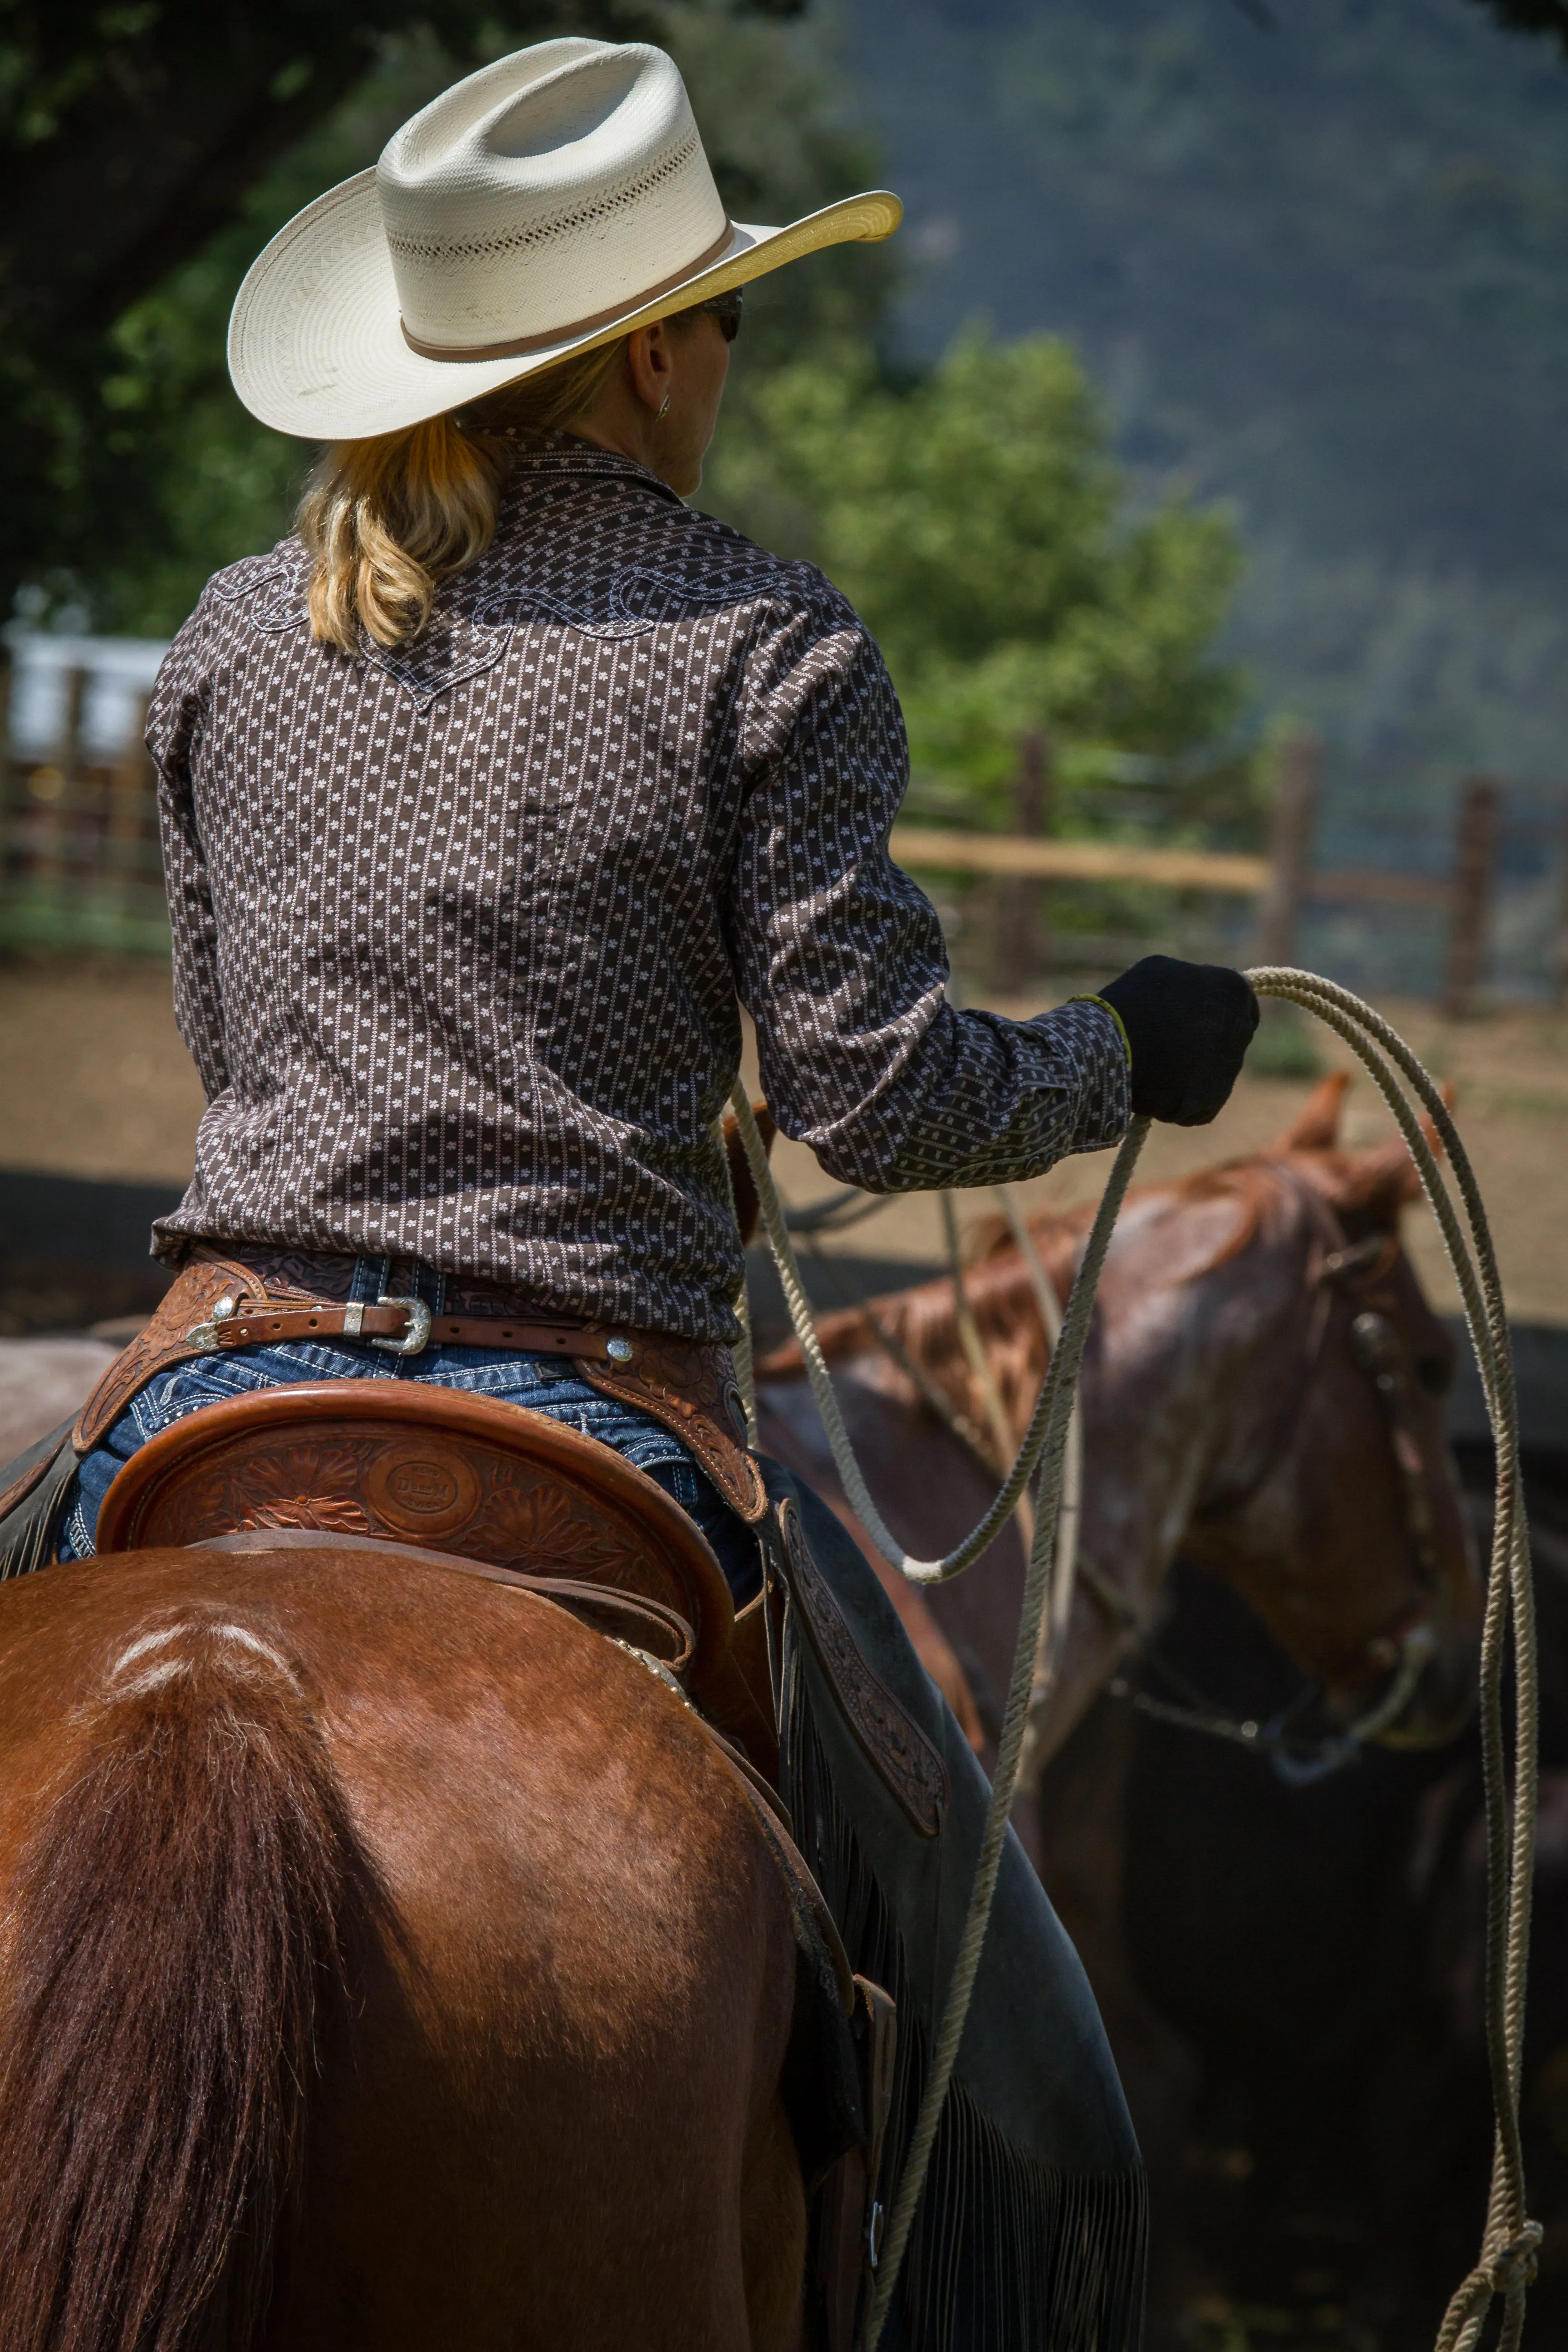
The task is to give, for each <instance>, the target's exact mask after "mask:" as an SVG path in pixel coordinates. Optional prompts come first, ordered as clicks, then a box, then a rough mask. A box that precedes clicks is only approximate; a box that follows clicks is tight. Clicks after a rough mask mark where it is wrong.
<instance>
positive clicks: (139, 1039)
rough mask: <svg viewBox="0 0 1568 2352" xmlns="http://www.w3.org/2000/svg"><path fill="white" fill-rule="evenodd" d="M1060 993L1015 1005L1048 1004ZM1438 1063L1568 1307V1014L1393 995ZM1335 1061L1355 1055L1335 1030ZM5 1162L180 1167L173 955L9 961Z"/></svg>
mask: <svg viewBox="0 0 1568 2352" xmlns="http://www.w3.org/2000/svg"><path fill="white" fill-rule="evenodd" d="M1049 1001H1050V999H1049V998H1047V997H1044V996H1042V997H1040V998H1038V999H1035V1000H1031V1001H1023V1000H1014V1001H1010V1002H1007V1003H1005V1004H1003V1005H1002V1006H1001V1007H1000V1008H999V1009H1001V1010H1004V1011H1006V1012H1009V1013H1031V1012H1037V1011H1038V1010H1040V1008H1041V1005H1042V1004H1043V1003H1047V1002H1049ZM1381 1009H1382V1010H1383V1011H1384V1013H1386V1014H1387V1015H1388V1016H1389V1018H1390V1019H1392V1020H1393V1021H1394V1023H1395V1024H1396V1025H1397V1026H1398V1027H1400V1028H1401V1029H1402V1030H1403V1032H1404V1034H1405V1035H1406V1036H1407V1037H1408V1039H1409V1040H1410V1043H1411V1044H1412V1045H1414V1046H1415V1050H1416V1052H1417V1053H1419V1054H1420V1055H1422V1056H1423V1058H1424V1059H1425V1060H1426V1062H1427V1064H1428V1065H1429V1066H1431V1067H1432V1068H1434V1069H1435V1070H1436V1071H1437V1072H1438V1074H1439V1075H1440V1076H1444V1077H1446V1078H1449V1079H1451V1080H1452V1081H1453V1082H1454V1084H1455V1086H1456V1087H1457V1088H1458V1119H1459V1123H1460V1126H1461V1128H1462V1129H1463V1132H1464V1134H1465V1137H1466V1139H1467V1141H1468V1144H1469V1147H1470V1150H1471V1153H1472V1155H1473V1157H1474V1160H1475V1162H1476V1167H1477V1171H1478V1173H1479V1178H1480V1181H1481V1185H1482V1188H1483V1191H1484V1192H1485V1196H1486V1200H1487V1203H1488V1207H1489V1211H1490V1213H1491V1217H1492V1221H1493V1224H1494V1227H1495V1230H1496V1234H1497V1242H1498V1250H1499V1255H1500V1261H1501V1265H1502V1271H1503V1279H1504V1284H1505V1287H1506V1289H1507V1292H1508V1297H1509V1300H1510V1306H1511V1308H1512V1311H1513V1313H1514V1315H1515V1317H1516V1318H1519V1319H1521V1320H1524V1321H1533V1322H1560V1323H1568V1019H1564V1018H1563V1016H1562V1015H1560V1014H1559V1015H1553V1014H1548V1013H1533V1012H1521V1011H1509V1012H1500V1013H1491V1014H1489V1015H1486V1016H1483V1017H1481V1018H1479V1019H1476V1020H1473V1021H1468V1022H1466V1023H1464V1024H1457V1025H1456V1024H1446V1023H1444V1022H1443V1021H1441V1020H1440V1019H1439V1017H1438V1015H1437V1014H1436V1011H1435V1010H1434V1009H1433V1008H1432V1007H1430V1006H1428V1005H1425V1004H1418V1003H1399V1002H1390V1003H1386V1004H1384V1006H1383V1007H1382V1008H1381ZM1322 1047H1323V1059H1324V1063H1325V1066H1335V1065H1338V1064H1342V1063H1345V1062H1348V1061H1349V1060H1350V1058H1351V1057H1350V1055H1349V1054H1348V1051H1347V1050H1346V1049H1345V1048H1343V1047H1342V1046H1341V1045H1340V1043H1339V1040H1338V1039H1337V1038H1333V1037H1331V1036H1328V1035H1326V1034H1325V1035H1324V1037H1323V1040H1322ZM1307 1090H1308V1082H1307V1081H1305V1080H1285V1079H1278V1078H1255V1077H1251V1076H1244V1078H1243V1079H1242V1082H1241V1084H1240V1086H1239V1087H1237V1093H1236V1096H1235V1097H1234V1099H1233V1100H1232V1102H1231V1104H1230V1105H1229V1107H1228V1108H1226V1111H1225V1112H1224V1114H1223V1115H1222V1117H1221V1118H1219V1119H1217V1120H1216V1121H1215V1124H1214V1126H1213V1127H1210V1128H1200V1129H1189V1130H1182V1129H1173V1128H1162V1129H1155V1132H1154V1135H1153V1137H1152V1140H1151V1143H1150V1146H1149V1149H1148V1150H1147V1152H1146V1154H1145V1160H1144V1168H1145V1171H1146V1172H1147V1173H1148V1174H1149V1175H1150V1176H1152V1177H1158V1176H1164V1175H1173V1174H1179V1173H1182V1172H1184V1171H1187V1170H1190V1169H1194V1168H1198V1167H1202V1166H1204V1165H1205V1164H1206V1163H1208V1162H1211V1161H1214V1160H1222V1159H1228V1158H1231V1157H1233V1156H1235V1155H1237V1154H1239V1153H1243V1152H1247V1151H1250V1150H1256V1149H1257V1148H1258V1146H1259V1145H1260V1144H1263V1143H1266V1142H1267V1141H1268V1139H1270V1138H1271V1137H1273V1136H1274V1135H1276V1134H1278V1133H1279V1130H1280V1129H1282V1128H1283V1127H1285V1126H1286V1125H1287V1124H1288V1123H1289V1120H1290V1118H1293V1116H1294V1115H1295V1113H1296V1111H1297V1109H1298V1108H1299V1107H1300V1103H1301V1102H1302V1100H1303V1099H1304V1097H1305V1095H1306V1093H1307ZM0 1103H3V1104H4V1106H5V1112H4V1118H3V1121H0V1167H6V1168H20V1169H30V1170H45V1171H58V1172H59V1173H62V1174H68V1175H75V1176H90V1177H99V1178H117V1179H120V1180H121V1181H134V1182H142V1183H146V1182H152V1181H171V1182H179V1181H183V1180H184V1177H185V1176H186V1175H187V1174H188V1173H189V1171H190V1164H191V1141H192V1137H193V1135H194V1133H195V1124H196V1121H197V1119H198V1118H199V1117H200V1115H201V1108H202V1097H201V1088H200V1087H199V1086H198V1085H197V1082H196V1077H195V1071H194V1070H193V1068H192V1066H191V1064H190V1061H189V1058H188V1056H187V1055H186V1054H185V1050H184V1046H183V1045H181V1043H180V1040H179V1037H178V1035H177V1034H176V1032H175V1029H174V1017H173V1013H172V1010H171V1004H170V985H169V974H168V971H167V968H166V967H165V966H164V965H163V964H161V963H159V962H156V961H153V960H151V959H148V960H143V961H123V962H122V961H108V960H93V959H72V960H69V961H68V960H66V959H63V958H38V959H15V960H12V961H8V962H6V963H5V964H4V965H0ZM1390 1126H1391V1122H1390V1120H1389V1118H1388V1116H1387V1114H1386V1113H1385V1111H1384V1108H1383V1106H1382V1103H1381V1101H1380V1100H1379V1099H1378V1098H1377V1097H1376V1096H1375V1094H1374V1093H1373V1088H1372V1086H1371V1083H1370V1081H1366V1080H1363V1081H1362V1083H1360V1084H1359V1085H1358V1086H1357V1087H1355V1088H1354V1089H1353V1091H1352V1095H1351V1097H1350V1110H1349V1115H1348V1118H1347V1122H1346V1134H1347V1138H1348V1139H1349V1140H1350V1141H1352V1143H1356V1144H1363V1143H1371V1142H1373V1141H1374V1140H1375V1139H1377V1138H1379V1137H1381V1136H1383V1135H1384V1134H1386V1133H1387V1132H1388V1131H1389V1129H1390ZM1108 1165H1109V1160H1108V1159H1107V1158H1106V1157H1105V1156H1104V1155H1096V1156H1094V1157H1092V1158H1088V1159H1082V1160H1069V1161H1068V1162H1066V1163H1065V1164H1064V1165H1063V1166H1061V1167H1060V1168H1058V1169H1055V1170H1053V1171H1052V1172H1051V1174H1050V1175H1048V1176H1046V1177H1043V1178H1041V1179H1040V1180H1039V1181H1037V1183H1035V1184H1031V1185H1027V1186H1025V1187H1023V1188H1022V1192H1023V1195H1024V1198H1025V1199H1026V1202H1029V1203H1030V1204H1031V1205H1032V1204H1035V1203H1038V1204H1039V1205H1041V1206H1044V1205H1046V1204H1047V1203H1057V1202H1064V1203H1065V1202H1074V1201H1079V1200H1082V1199H1084V1198H1086V1197H1089V1196H1090V1195H1091V1194H1092V1193H1093V1192H1095V1191H1096V1190H1097V1189H1098V1187H1099V1185H1100V1182H1101V1181H1103V1176H1104V1173H1105V1170H1106V1168H1107V1167H1108ZM774 1166H775V1169H776V1171H777V1172H778V1176H779V1181H780V1184H781V1187H782V1189H783V1190H784V1193H785V1196H786V1198H788V1199H789V1200H791V1201H793V1202H805V1201H807V1200H811V1199H813V1198H816V1197H817V1196H819V1195H821V1194H823V1193H825V1192H830V1191H832V1190H833V1187H832V1186H831V1185H830V1184H829V1183H828V1181H827V1180H826V1179H825V1178H824V1177H823V1175H822V1174H821V1172H820V1171H819V1170H818V1169H817V1167H816V1162H815V1160H813V1159H812V1158H811V1155H810V1154H809V1152H807V1151H805V1150H803V1149H802V1148H801V1147H800V1146H798V1145H794V1144H790V1143H786V1142H781V1143H780V1145H779V1146H778V1147H777V1150H776V1154H775V1159H774ZM992 1205H993V1204H992V1202H991V1198H990V1195H989V1194H987V1193H978V1194H976V1195H974V1196H973V1202H968V1201H966V1202H965V1203H964V1204H963V1213H964V1216H965V1218H966V1219H968V1218H973V1217H979V1216H983V1215H986V1214H988V1213H990V1211H991V1209H992ZM1410 1240H1411V1244H1412V1247H1413V1249H1414V1251H1415V1256H1416V1258H1417V1261H1418V1263H1419V1265H1420V1266H1421V1269H1422V1272H1423V1274H1424V1276H1426V1281H1427V1284H1428V1286H1429V1290H1430V1293H1431V1296H1432V1297H1433V1300H1434V1303H1435V1304H1436V1305H1437V1306H1439V1307H1442V1308H1444V1309H1450V1308H1452V1307H1456V1306H1457V1305H1458V1299H1457V1296H1456V1293H1455V1290H1454V1286H1453V1282H1452V1278H1451V1276H1449V1274H1448V1270H1447V1264H1446V1262H1445V1260H1444V1257H1443V1253H1442V1247H1441V1244H1440V1243H1439V1241H1438V1238H1437V1234H1436V1228H1435V1226H1434V1225H1433V1223H1432V1220H1431V1218H1430V1216H1429V1214H1428V1213H1427V1212H1426V1209H1425V1208H1422V1209H1420V1210H1418V1211H1416V1212H1414V1213H1412V1216H1411V1219H1410ZM837 1246H838V1247H839V1248H841V1249H843V1250H846V1251H847V1252H851V1253H858V1254H865V1255H873V1256H877V1257H880V1258H889V1259H894V1260H904V1261H908V1262H910V1263H912V1264H930V1263H931V1262H932V1261H934V1260H936V1259H937V1258H939V1257H940V1256H941V1255H942V1240H941V1231H940V1220H939V1213H938V1209H937V1205H936V1202H935V1201H934V1200H932V1199H931V1198H929V1197H927V1198H910V1199H903V1200H899V1201H896V1202H892V1203H890V1204H889V1206H888V1207H887V1208H886V1209H885V1210H882V1211H880V1212H879V1213H878V1214H877V1215H876V1216H875V1217H873V1218H870V1219H868V1220H867V1221H866V1222H865V1223H861V1224H859V1225H857V1226H856V1227H854V1228H853V1229H852V1230H851V1231H850V1232H848V1233H847V1234H844V1235H843V1236H842V1238H841V1239H840V1241H839V1242H838V1243H837Z"/></svg>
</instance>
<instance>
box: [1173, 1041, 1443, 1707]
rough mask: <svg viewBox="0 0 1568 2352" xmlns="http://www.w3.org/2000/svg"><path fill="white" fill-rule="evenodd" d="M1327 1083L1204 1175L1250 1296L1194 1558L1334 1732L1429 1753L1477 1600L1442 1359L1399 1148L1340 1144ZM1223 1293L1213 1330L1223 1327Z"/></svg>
mask: <svg viewBox="0 0 1568 2352" xmlns="http://www.w3.org/2000/svg"><path fill="white" fill-rule="evenodd" d="M1348 1083H1349V1081H1348V1079H1347V1078H1345V1077H1344V1076H1342V1075H1336V1076H1332V1077H1330V1078H1327V1079H1325V1080H1324V1081H1323V1083H1322V1084H1321V1086H1320V1087H1318V1088H1317V1089H1316V1091H1315V1092H1314V1094H1313V1095H1312V1097H1311V1098H1310V1101H1309V1102H1308V1104H1307V1106H1306V1108H1305V1109H1304V1110H1303V1112H1302V1114H1301V1116H1300V1118H1298V1119H1297V1120H1296V1121H1295V1122H1294V1124H1293V1125H1292V1126H1291V1127H1289V1129H1287V1130H1286V1131H1285V1133H1284V1134H1283V1135H1281V1136H1280V1137H1279V1139H1278V1140H1277V1141H1276V1142H1275V1144H1274V1145H1272V1146H1271V1147H1270V1148H1269V1150H1267V1151H1266V1152H1264V1153H1262V1154H1261V1155H1259V1156H1258V1158H1257V1159H1256V1160H1251V1161H1248V1162H1243V1163H1240V1164H1239V1166H1238V1167H1237V1168H1236V1169H1234V1170H1229V1171H1226V1170H1220V1171H1214V1175H1213V1178H1212V1179H1211V1188H1212V1190H1213V1192H1214V1193H1215V1196H1216V1197H1224V1195H1225V1194H1226V1192H1227V1191H1228V1192H1230V1193H1231V1195H1232V1197H1233V1199H1234V1200H1235V1202H1236V1203H1237V1210H1238V1213H1239V1214H1238V1223H1237V1228H1236V1230H1235V1232H1234V1233H1233V1234H1232V1235H1231V1236H1230V1237H1229V1238H1228V1239H1227V1242H1226V1247H1225V1249H1224V1251H1223V1252H1222V1253H1221V1259H1220V1263H1221V1264H1224V1265H1226V1266H1227V1267H1228V1268H1229V1269H1231V1270H1232V1273H1233V1280H1238V1281H1241V1282H1244V1283H1246V1284H1247V1285H1249V1286H1251V1288H1252V1290H1253V1293H1254V1298H1253V1305H1254V1310H1255V1311H1254V1314H1253V1316H1252V1318H1250V1321H1251V1329H1250V1333H1249V1334H1248V1337H1249V1339H1250V1346H1249V1347H1248V1348H1247V1356H1248V1364H1247V1377H1246V1379H1245V1381H1244V1382H1242V1383H1239V1384H1237V1385H1235V1386H1233V1388H1232V1391H1231V1393H1232V1396H1233V1399H1234V1403H1235V1409H1234V1410H1233V1412H1232V1413H1231V1414H1230V1416H1229V1417H1228V1425H1227V1426H1226V1427H1225V1428H1223V1429H1221V1430H1218V1431H1216V1432H1215V1438H1214V1443H1213V1444H1211V1446H1210V1448H1209V1449H1208V1453H1207V1457H1206V1460H1205V1468H1204V1475H1203V1478H1202V1481H1201V1484H1200V1485H1199V1486H1198V1488H1197V1490H1196V1492H1195V1493H1194V1496H1193V1504H1192V1510H1191V1515H1190V1517H1189V1519H1188V1522H1187V1526H1186V1528H1185V1530H1184V1536H1183V1539H1182V1550H1183V1552H1184V1555H1185V1556H1186V1557H1188V1558H1190V1559H1194V1560H1195V1561H1197V1562H1198V1563H1199V1564H1201V1565H1203V1566H1205V1567H1206V1568H1209V1569H1210V1570H1213V1571H1214V1572H1215V1573H1217V1574H1219V1575H1220V1576H1222V1577H1224V1578H1225V1579H1226V1580H1227V1581H1228V1582H1230V1583H1231V1584H1232V1585H1233V1586H1234V1587H1235V1589H1236V1590H1237V1591H1238V1592H1240V1593H1241V1595H1242V1596H1243V1597H1244V1598H1245V1599H1246V1600H1247V1601H1248V1603H1249V1604H1250V1605H1251V1607H1252V1608H1253V1609H1254V1610H1255V1611H1256V1612H1257V1614H1258V1616H1259V1618H1261V1620H1262V1621H1263V1622H1264V1623H1265V1624H1266V1625H1267V1626H1268V1629H1269V1631H1270V1632H1271V1633H1273V1634H1274V1636H1275V1637H1276V1639H1277V1640H1279V1642H1280V1643H1282V1645H1283V1646H1284V1647H1285V1648H1286V1649H1287V1650H1288V1651H1289V1653H1290V1654H1291V1655H1292V1656H1293V1657H1294V1658H1295V1659H1296V1660H1297V1661H1298V1662H1299V1663H1300V1664H1301V1665H1302V1666H1303V1667H1304V1668H1305V1669H1306V1670H1307V1671H1308V1672H1309V1673H1310V1675H1312V1676H1313V1678H1314V1680H1315V1681H1316V1682H1317V1683H1318V1685H1320V1687H1321V1692H1322V1694H1323V1703H1324V1706H1325V1709H1326V1712H1327V1715H1328V1717H1330V1719H1331V1722H1332V1723H1334V1724H1336V1725H1338V1726H1339V1727H1342V1728H1343V1727H1355V1728H1356V1730H1357V1731H1358V1734H1359V1736H1360V1737H1363V1738H1373V1737H1375V1738H1378V1739H1380V1740H1382V1741H1384V1742H1385V1743H1390V1744H1393V1743H1400V1744H1406V1745H1425V1744H1430V1743H1434V1742H1436V1741H1440V1740H1442V1739H1445V1738H1448V1737H1449V1736H1451V1734H1452V1733H1453V1732H1454V1731H1455V1729H1456V1728H1457V1727H1458V1724H1459V1723H1460V1722H1461V1721H1462V1720H1463V1718H1464V1716H1465V1715H1466V1713H1467V1712H1468V1707H1469V1706H1470V1703H1471V1699H1472V1697H1473V1694H1474V1687H1475V1659H1476V1648H1477V1642H1478V1638H1479V1622H1480V1606H1481V1596H1480V1588H1479V1580H1478V1576H1477V1570H1476V1563H1475V1557H1474V1552H1473V1549H1472V1546H1471V1543H1470V1539H1469V1535H1468V1527H1467V1523H1466V1520H1465V1517H1464V1511H1463V1507H1462V1504H1461V1501H1460V1496H1459V1491H1458V1482H1457V1479H1456V1476H1455V1474H1454V1468H1453V1463H1452V1458H1451V1455H1450V1453H1449V1449H1448V1443H1447V1430H1446V1426H1445V1400H1446V1397H1447V1391H1448V1390H1449V1388H1450V1386H1451V1385H1452V1381H1453V1377H1454V1371H1455V1367H1456V1353H1457V1351H1456V1349H1455V1346H1454V1342H1453V1340H1452V1339H1450V1337H1449V1336H1448V1334H1447V1331H1446V1330H1445V1329H1444V1328H1443V1326H1442V1324H1441V1323H1440V1322H1439V1321H1438V1320H1437V1318H1436V1315H1435V1314H1434V1313H1433V1311H1432V1309H1431V1307H1430V1306H1429V1305H1428V1304H1427V1301H1426V1297H1425V1296H1424V1295H1423V1292H1422V1289H1421V1285H1420V1282H1419V1280H1418V1278H1417V1276H1416V1274H1415V1269H1414V1267H1413V1266H1412V1265H1411V1263H1410V1261H1409V1259H1408V1257H1407V1256H1406V1255H1405V1250H1404V1247H1403V1244H1402V1242H1401V1237H1400V1223H1401V1218H1402V1213H1403V1212H1404V1210H1405V1207H1406V1206H1408V1204H1409V1203H1410V1202H1412V1201H1414V1200H1415V1199H1416V1198H1417V1197H1418V1195H1419V1192H1420V1185H1419V1181H1418V1179H1417V1177H1416V1174H1415V1168H1414V1166H1413V1165H1412V1162H1411V1160H1410V1156H1409V1153H1408V1151H1407V1150H1406V1149H1405V1145H1404V1143H1403V1141H1402V1140H1400V1139H1397V1138H1395V1139H1393V1140H1392V1141H1390V1142H1388V1143H1385V1144H1382V1145H1380V1146H1378V1147H1377V1148H1376V1149H1374V1150H1368V1151H1363V1152H1359V1153H1358V1152H1352V1151H1349V1150H1345V1149H1344V1148H1342V1144H1341V1141H1340V1124H1341V1113H1342V1106H1343V1097H1344V1092H1345V1088H1346V1086H1347V1085H1348ZM1230 1287H1231V1286H1230V1285H1229V1284H1226V1283H1225V1282H1224V1281H1221V1282H1220V1283H1218V1284H1209V1285H1205V1292H1206V1293H1207V1297H1206V1299H1205V1307H1200V1308H1197V1309H1196V1311H1198V1312H1199V1313H1203V1312H1205V1310H1206V1311H1207V1312H1208V1313H1210V1314H1218V1315H1219V1316H1220V1317H1221V1318H1222V1319H1223V1318H1224V1317H1225V1316H1226V1313H1227V1311H1234V1301H1233V1300H1230V1299H1227V1298H1226V1292H1227V1291H1228V1290H1229V1288H1230Z"/></svg>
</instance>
